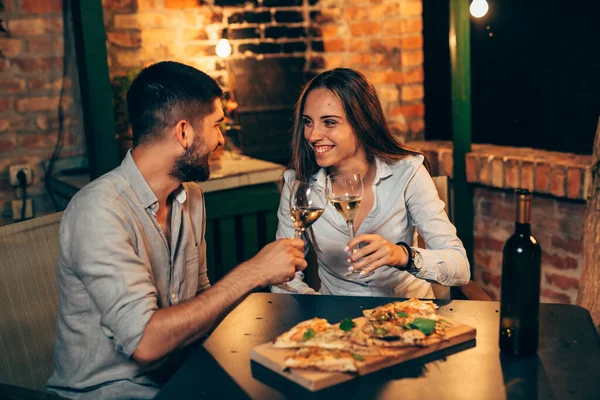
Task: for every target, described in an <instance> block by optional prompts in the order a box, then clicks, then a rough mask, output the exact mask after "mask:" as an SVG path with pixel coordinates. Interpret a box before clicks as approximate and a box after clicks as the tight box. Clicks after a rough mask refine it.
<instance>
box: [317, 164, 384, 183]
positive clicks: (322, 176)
mask: <svg viewBox="0 0 600 400" xmlns="http://www.w3.org/2000/svg"><path fill="white" fill-rule="evenodd" d="M375 168H376V172H375V180H374V181H373V184H374V185H376V184H378V183H379V181H380V180H382V179H385V178H387V177H389V176H391V175H392V174H393V171H392V169H391V168H390V166H389V165H388V163H386V162H385V161H382V160H380V159H379V158H377V157H375ZM326 179H327V173H326V172H325V168H321V169H319V171H318V172H317V173H316V174H314V175H313V176H312V180H313V181H316V183H317V186H319V187H321V188H324V187H325V181H326Z"/></svg>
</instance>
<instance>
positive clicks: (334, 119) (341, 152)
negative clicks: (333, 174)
mask: <svg viewBox="0 0 600 400" xmlns="http://www.w3.org/2000/svg"><path fill="white" fill-rule="evenodd" d="M302 120H303V123H304V139H306V141H307V142H308V143H309V144H310V147H311V148H312V150H313V151H314V154H315V159H316V161H317V164H318V165H319V167H322V168H328V167H333V169H339V168H340V167H341V168H344V165H346V164H353V161H355V160H356V159H357V158H364V156H365V154H364V148H363V147H362V145H361V144H360V142H359V141H358V138H357V137H356V134H355V133H354V131H353V130H352V126H351V125H350V122H349V121H348V119H347V118H346V113H345V112H344V107H343V105H342V102H341V100H340V99H339V97H338V96H336V95H335V94H334V93H333V92H332V91H330V90H328V89H325V88H317V89H313V90H312V91H310V93H308V96H306V101H305V103H304V110H303V113H302Z"/></svg>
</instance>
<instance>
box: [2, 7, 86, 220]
mask: <svg viewBox="0 0 600 400" xmlns="http://www.w3.org/2000/svg"><path fill="white" fill-rule="evenodd" d="M0 2H2V3H3V5H4V10H3V11H2V10H0V19H3V20H4V21H5V26H6V28H7V30H8V34H6V33H0V50H1V52H2V55H0V211H1V212H2V215H1V216H0V217H1V218H0V225H2V224H6V223H10V222H12V221H13V220H12V210H11V200H13V199H15V198H18V197H19V196H20V193H19V192H18V191H16V190H14V189H13V188H12V187H11V186H10V183H9V173H8V169H9V166H10V165H13V164H22V163H25V164H29V165H30V166H32V167H33V173H34V182H33V185H32V186H31V187H29V188H28V194H29V195H30V196H31V197H32V198H33V200H34V202H35V207H36V214H37V215H41V214H45V213H48V212H52V211H54V208H53V205H52V203H51V201H50V199H49V197H48V196H47V194H46V191H45V189H44V185H43V176H44V169H43V166H42V162H43V161H47V160H49V159H50V156H51V154H52V151H53V149H54V145H55V143H56V140H57V137H58V110H59V107H61V108H62V110H63V113H64V117H65V120H64V122H65V123H64V126H65V130H64V147H63V150H62V152H61V157H66V156H74V155H81V154H83V153H84V143H83V139H82V133H81V123H80V121H81V117H80V110H79V108H78V107H77V105H76V104H77V102H76V101H74V99H75V100H76V98H77V90H76V81H77V78H76V74H73V72H76V71H73V69H70V71H67V72H68V76H67V78H66V79H64V80H63V56H64V54H65V51H64V37H63V14H62V0H46V1H40V0H0ZM63 85H64V87H65V94H64V96H63V98H62V101H61V99H60V91H61V87H62V86H63Z"/></svg>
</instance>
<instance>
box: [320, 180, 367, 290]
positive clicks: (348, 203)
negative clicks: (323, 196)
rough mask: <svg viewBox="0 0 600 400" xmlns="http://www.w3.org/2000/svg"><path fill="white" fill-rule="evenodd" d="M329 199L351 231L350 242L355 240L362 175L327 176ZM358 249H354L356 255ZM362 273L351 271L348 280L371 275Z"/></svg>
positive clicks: (347, 275)
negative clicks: (361, 274) (355, 223)
mask: <svg viewBox="0 0 600 400" xmlns="http://www.w3.org/2000/svg"><path fill="white" fill-rule="evenodd" d="M326 192H327V199H328V200H329V202H330V203H331V204H333V207H335V209H336V210H337V212H338V213H340V215H341V216H342V217H343V218H344V220H345V221H346V225H348V230H349V231H350V240H352V239H354V236H355V235H354V218H355V217H356V213H357V212H358V209H359V208H360V202H361V201H362V196H363V181H362V178H361V176H360V174H352V173H337V174H330V175H327V184H326ZM357 251H358V249H357V248H356V247H355V248H354V249H352V252H353V253H356V252H357ZM359 273H360V271H349V272H347V273H346V274H345V275H344V277H346V278H349V277H351V278H366V277H367V276H370V275H371V274H369V275H365V276H360V275H358V274H359Z"/></svg>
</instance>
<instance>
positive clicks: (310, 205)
mask: <svg viewBox="0 0 600 400" xmlns="http://www.w3.org/2000/svg"><path fill="white" fill-rule="evenodd" d="M326 204H327V199H326V198H325V195H324V194H323V192H322V191H321V190H320V188H319V187H318V186H317V185H316V183H311V182H305V181H295V182H294V184H293V185H292V190H291V192H290V216H291V217H292V222H293V223H294V231H295V232H296V233H295V237H297V238H300V237H302V234H303V233H304V231H305V230H306V229H308V227H310V226H311V225H312V224H314V223H315V221H316V220H317V219H319V217H320V216H321V214H323V211H325V205H326ZM279 287H280V288H282V289H284V290H287V291H290V292H295V293H297V292H298V291H297V290H295V289H294V288H292V287H291V286H289V285H288V284H287V283H282V284H281V285H279Z"/></svg>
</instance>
